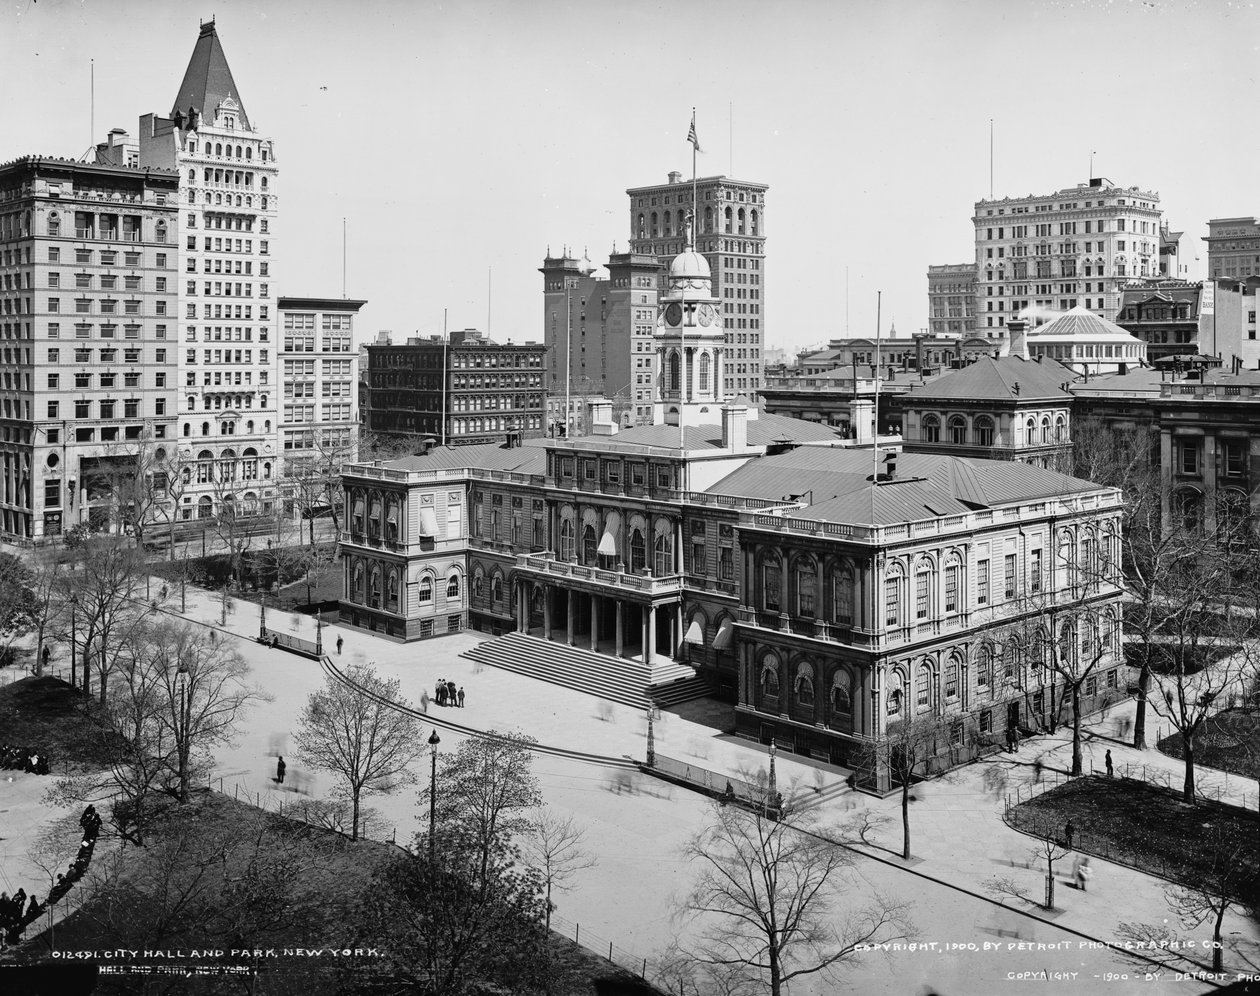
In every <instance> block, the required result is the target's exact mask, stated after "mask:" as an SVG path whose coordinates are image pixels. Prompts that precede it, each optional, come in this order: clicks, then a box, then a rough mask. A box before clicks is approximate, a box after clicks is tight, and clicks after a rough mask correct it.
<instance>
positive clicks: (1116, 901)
mask: <svg viewBox="0 0 1260 996" xmlns="http://www.w3.org/2000/svg"><path fill="white" fill-rule="evenodd" d="M229 606H230V611H229V614H228V617H227V624H226V626H223V625H222V624H221V622H220V619H221V608H220V601H219V598H218V596H216V595H213V594H209V593H206V592H203V591H200V590H197V591H194V590H193V589H192V588H190V589H189V592H188V612H187V614H186V615H187V617H188V618H189V619H191V620H194V621H197V622H201V623H204V624H207V625H211V626H213V627H215V628H216V629H224V630H226V631H227V632H230V633H233V634H236V635H239V636H242V637H244V638H246V639H251V640H252V639H253V638H254V637H255V636H256V635H257V633H258V622H259V613H258V608H257V606H255V605H252V604H250V603H243V602H237V601H236V600H234V599H230V600H229ZM178 607H179V595H178V591H177V590H176V591H174V592H173V593H172V594H171V595H170V596H169V597H168V600H167V605H166V607H165V608H166V610H167V611H172V610H178ZM267 625H268V627H269V628H274V629H277V630H279V631H281V632H290V633H292V634H294V635H297V636H301V637H303V638H304V639H310V640H313V639H314V637H315V623H314V620H313V619H311V618H309V617H306V616H301V615H297V614H293V613H287V612H280V611H278V610H275V609H269V610H268V611H267ZM339 635H340V636H341V637H342V639H343V641H344V643H343V651H342V654H341V655H340V656H338V655H337V651H336V641H337V637H338V636H339ZM484 638H485V637H483V636H482V635H481V634H478V633H472V632H465V633H461V634H458V635H455V636H449V637H443V638H441V639H438V640H432V641H426V642H423V643H418V644H417V643H412V644H399V643H395V642H393V641H389V640H386V639H384V638H381V637H377V636H375V635H373V634H370V633H365V632H361V631H359V630H354V629H349V628H344V627H341V626H338V625H335V624H332V625H329V624H325V626H324V627H323V641H324V647H325V648H326V653H328V655H329V656H330V657H331V658H332V659H333V661H334V662H335V663H337V664H338V665H339V666H342V667H345V666H346V665H348V664H370V665H372V666H374V667H375V668H376V669H377V670H378V671H379V672H380V673H381V674H383V675H387V676H390V677H396V678H398V679H399V681H400V683H401V686H402V691H403V694H404V696H406V697H407V699H408V700H409V702H410V704H412V705H413V706H416V707H419V706H420V701H421V693H422V692H426V691H427V693H428V695H429V696H430V699H432V697H433V695H434V688H433V686H434V683H435V682H436V681H437V680H438V679H439V678H442V679H445V680H448V681H454V682H455V683H456V685H459V686H463V687H464V689H465V690H466V693H467V699H466V707H465V708H464V709H458V708H452V707H446V708H443V707H439V706H437V705H436V703H434V702H432V701H431V702H430V704H429V707H428V709H429V713H430V714H431V715H433V716H435V718H439V719H441V720H443V721H447V722H450V723H455V724H459V725H460V726H463V727H465V728H468V729H472V730H488V729H496V730H501V731H504V730H516V731H520V732H523V733H528V734H529V735H531V736H533V737H535V738H536V739H537V740H538V741H539V742H540V743H542V744H545V745H549V746H554V747H559V748H567V749H573V750H578V751H584V752H589V753H593V754H599V755H605V756H610V757H622V756H629V757H632V758H635V759H642V758H643V757H644V756H645V752H646V751H645V748H646V719H645V716H644V714H643V713H642V712H641V711H639V710H635V709H631V708H629V707H625V706H620V705H617V704H614V703H608V702H603V701H601V700H599V699H596V698H593V697H591V696H588V695H585V694H582V693H580V692H575V691H572V690H570V689H566V688H562V687H559V686H555V685H550V684H545V683H542V682H538V681H534V680H532V679H529V678H525V677H522V676H519V675H516V674H512V673H510V672H505V671H499V670H497V669H495V668H493V667H485V666H482V665H479V664H474V663H473V662H471V661H468V660H464V659H462V658H460V657H459V654H460V653H461V652H462V651H463V650H465V649H466V648H467V647H469V646H471V645H473V644H474V643H475V642H477V641H479V640H481V639H484ZM256 652H257V653H262V654H271V655H274V654H278V653H281V652H279V651H272V650H270V649H269V648H263V647H257V646H256ZM249 656H250V657H251V658H253V657H255V651H251V652H250V654H249ZM282 656H284V657H287V656H289V655H283V654H282ZM263 659H267V660H273V659H275V658H267V657H264V658H263ZM276 663H277V668H276V671H277V677H279V675H280V674H281V673H283V674H285V675H287V676H288V677H286V678H284V679H283V685H282V687H269V690H270V691H272V692H273V693H274V694H275V695H277V696H278V697H280V698H281V699H282V700H283V701H281V702H278V703H275V704H273V706H272V707H270V708H269V710H268V711H269V713H274V714H275V715H276V717H277V718H276V719H273V720H272V722H277V723H278V722H281V721H282V720H280V719H279V717H280V716H281V715H283V714H284V713H287V714H288V715H289V716H291V717H295V716H296V713H297V711H298V710H299V709H300V707H301V704H302V702H303V701H304V697H305V693H306V691H307V689H313V688H314V687H318V685H319V684H320V683H322V673H317V671H316V669H315V666H314V665H313V664H312V663H311V662H306V661H301V662H299V661H298V659H296V658H294V659H293V662H292V664H290V663H289V662H284V663H283V664H281V662H280V661H278V660H277V662H276ZM1135 709H1136V703H1135V702H1133V701H1127V702H1125V703H1122V704H1119V705H1117V706H1114V707H1113V708H1112V709H1111V711H1110V713H1109V715H1108V717H1107V718H1106V719H1103V718H1101V717H1094V718H1093V719H1092V720H1091V721H1089V722H1087V723H1086V724H1084V729H1083V732H1084V742H1083V745H1082V747H1083V754H1084V763H1085V770H1086V771H1089V770H1090V766H1091V765H1093V766H1094V767H1095V768H1097V769H1099V770H1101V769H1102V767H1103V754H1104V751H1105V750H1106V749H1108V748H1110V749H1111V751H1112V757H1113V761H1114V764H1115V767H1116V768H1117V769H1118V770H1123V768H1124V766H1125V765H1126V764H1132V765H1135V766H1141V765H1146V766H1147V769H1148V774H1149V773H1150V772H1155V771H1162V772H1165V773H1166V774H1167V776H1168V777H1169V778H1171V779H1172V784H1173V785H1174V786H1175V785H1177V784H1179V781H1180V776H1181V771H1182V762H1181V761H1180V760H1178V759H1176V758H1171V757H1167V756H1165V755H1163V754H1160V753H1159V752H1158V751H1157V750H1155V749H1154V748H1153V747H1151V748H1148V749H1146V750H1143V751H1138V750H1136V749H1134V748H1132V747H1130V746H1128V745H1126V744H1122V743H1119V742H1118V741H1116V740H1115V739H1113V738H1112V735H1113V734H1114V732H1115V723H1116V721H1117V719H1120V718H1123V717H1125V716H1126V715H1127V716H1128V717H1130V718H1131V717H1132V715H1133V712H1134V711H1135ZM681 711H683V712H684V713H685V711H686V710H685V707H684V708H683V710H681ZM248 722H249V721H248V720H247V723H248ZM290 722H291V720H290ZM1157 722H1158V720H1157V718H1156V717H1154V716H1151V715H1149V710H1148V740H1149V741H1150V742H1151V743H1154V742H1155V739H1156V738H1155V736H1154V735H1153V734H1154V724H1155V723H1157ZM275 728H281V727H278V726H277V727H275ZM654 732H655V737H656V749H657V750H658V751H659V752H660V753H662V754H667V755H669V756H672V757H675V758H677V759H679V760H683V761H688V762H694V763H695V764H697V765H699V766H703V767H705V768H709V769H713V770H715V771H719V772H725V773H729V774H736V775H738V774H743V775H744V776H748V775H751V776H752V777H753V778H756V777H757V775H758V774H759V773H763V772H764V771H765V769H766V761H767V757H766V754H765V751H764V749H763V748H761V747H760V746H759V745H757V744H753V743H750V742H747V741H742V740H736V739H734V738H727V737H723V736H721V735H720V734H719V733H718V732H717V731H715V730H714V729H713V728H712V727H711V726H704V725H700V724H698V723H695V722H691V721H690V720H688V719H686V718H683V716H680V715H674V714H671V713H669V712H666V713H664V714H663V718H662V720H661V721H659V722H658V723H656V724H655V731H654ZM456 736H457V734H452V733H450V732H448V731H446V730H443V732H442V737H443V743H444V745H450V743H451V738H452V737H456ZM257 739H259V740H260V739H261V738H257ZM253 749H254V752H255V753H256V754H261V753H262V752H263V748H261V747H257V746H255V747H254V748H253ZM442 749H443V750H446V749H448V746H443V748H442ZM229 753H231V752H229ZM1038 759H1040V760H1041V762H1042V764H1043V765H1044V766H1045V768H1046V770H1047V771H1050V772H1055V771H1058V772H1063V773H1066V772H1067V771H1068V770H1070V765H1071V730H1070V728H1065V729H1061V730H1060V731H1059V732H1058V733H1056V734H1054V735H1046V736H1040V737H1035V738H1031V739H1029V740H1025V741H1023V742H1022V744H1021V746H1020V749H1019V751H1018V752H1017V753H1015V754H1006V753H1002V754H997V755H994V756H992V757H990V758H988V759H986V760H983V761H980V762H977V763H974V764H971V765H968V766H966V767H963V768H961V769H956V770H954V771H952V772H950V773H949V774H947V775H946V776H944V777H943V778H940V779H937V780H934V781H931V782H928V783H926V793H925V796H926V797H923V795H922V794H921V797H920V800H919V801H916V802H914V803H912V804H911V810H910V828H911V853H912V855H913V857H912V860H911V862H910V866H909V867H908V868H907V867H906V866H905V864H904V863H903V862H902V861H901V859H900V857H899V855H900V852H901V812H900V795H899V794H894V795H892V796H889V797H888V798H886V799H877V798H872V797H869V796H866V795H863V794H860V793H852V792H849V791H847V788H846V786H845V785H844V783H843V781H842V779H841V776H840V775H839V774H838V773H836V772H834V771H826V770H821V769H818V768H816V767H814V766H813V765H809V764H805V763H803V762H801V761H799V760H797V759H795V758H794V757H793V756H792V755H790V754H784V753H780V754H779V755H778V760H777V762H776V769H777V774H778V785H779V788H780V791H782V792H783V793H784V795H785V796H786V797H788V798H791V797H792V795H793V793H794V792H800V793H803V794H804V797H805V798H806V799H807V800H815V801H816V802H817V804H818V805H819V807H820V811H821V813H822V815H823V818H824V821H825V822H830V823H839V822H842V821H843V820H845V819H846V818H850V817H852V816H854V815H855V814H858V813H860V812H861V811H862V809H863V808H865V809H869V810H871V811H873V812H876V813H880V814H883V815H886V816H888V817H889V822H888V824H887V826H885V827H884V828H883V829H882V830H881V831H878V832H877V833H876V834H874V835H872V837H871V839H872V840H873V841H875V843H876V844H877V845H878V846H875V847H861V846H859V847H857V848H855V849H856V850H858V851H860V852H863V853H866V854H868V855H869V856H870V857H872V858H875V859H877V860H879V861H881V862H884V863H886V864H889V865H892V866H895V867H900V868H902V872H901V874H903V875H914V876H925V877H927V878H930V879H932V880H934V881H937V882H940V883H943V884H946V885H948V886H951V887H953V888H956V889H959V890H962V891H964V892H966V893H969V894H971V895H973V896H979V897H982V898H984V899H985V900H989V899H991V898H992V897H991V896H990V894H989V893H988V892H987V890H986V885H987V884H988V883H990V882H992V881H993V880H994V879H995V878H998V877H1013V878H1015V879H1016V880H1017V881H1018V882H1020V883H1021V884H1022V885H1026V886H1028V887H1029V893H1030V894H1031V895H1033V896H1039V895H1040V892H1041V887H1042V882H1043V881H1044V872H1043V871H1041V870H1039V869H1037V868H1035V867H1034V868H1023V867H1019V865H1021V864H1022V863H1023V862H1024V861H1025V859H1026V856H1027V854H1028V852H1029V851H1030V850H1031V849H1032V848H1033V846H1034V845H1035V843H1036V842H1035V840H1034V839H1033V838H1031V837H1028V836H1026V835H1024V834H1021V833H1019V832H1018V831H1015V830H1013V829H1011V828H1010V827H1008V826H1007V825H1006V824H1005V823H1004V822H1003V820H1002V814H1003V808H1004V794H1005V792H1015V791H1016V787H1017V786H1028V785H1031V784H1032V782H1033V780H1034V761H1036V760H1038ZM220 760H221V762H224V761H226V762H227V763H228V765H229V766H232V765H233V764H235V770H233V771H229V772H227V773H226V774H228V775H231V776H237V775H245V776H246V778H247V780H246V783H245V784H244V786H243V787H244V788H245V790H246V791H247V792H250V791H253V792H259V793H272V792H273V791H274V786H273V785H271V784H270V779H264V778H262V777H261V776H260V775H259V776H258V777H256V778H254V777H251V776H249V775H248V772H249V770H250V769H253V771H254V772H255V773H257V772H261V771H262V770H264V765H263V763H262V760H261V758H251V759H245V758H237V757H223V758H221V759H220ZM993 768H998V769H1001V770H1002V771H1003V772H1004V774H1005V778H1006V782H1005V790H1004V791H997V792H994V791H992V790H991V789H989V788H987V787H986V784H985V774H986V772H987V771H989V770H990V769H993ZM220 770H222V768H220ZM596 771H598V769H597V768H596V769H593V770H592V775H593V776H594V777H598V776H595V772H596ZM1197 778H1198V785H1199V786H1200V789H1201V791H1203V792H1204V793H1210V794H1211V795H1212V796H1213V797H1215V796H1216V795H1217V793H1218V792H1219V794H1220V796H1221V798H1222V799H1223V800H1224V801H1230V802H1234V803H1235V804H1241V803H1242V802H1243V801H1244V799H1245V800H1247V801H1248V804H1249V808H1253V807H1254V806H1255V805H1256V803H1255V800H1256V799H1257V784H1256V782H1255V780H1252V779H1246V778H1242V777H1239V776H1235V775H1229V776H1228V777H1226V776H1225V774H1224V773H1222V772H1218V771H1215V770H1212V769H1207V768H1200V769H1198V772H1197ZM318 782H319V780H318V779H316V784H315V785H314V786H313V787H312V791H313V792H315V794H317V795H318V794H322V790H321V788H320V786H319V784H318ZM230 790H231V786H230V785H229V791H230ZM266 797H267V796H266V794H264V795H263V798H266ZM370 804H371V805H374V806H377V807H378V808H379V809H380V810H381V812H382V815H383V816H384V817H385V819H386V821H387V822H389V821H390V820H394V821H396V822H397V823H398V826H399V831H398V832H399V839H400V840H402V839H404V838H405V837H407V836H409V835H410V828H411V827H412V826H414V820H415V816H414V797H412V800H402V799H401V798H400V797H399V796H387V797H378V798H377V799H375V800H373V801H372V802H371V803H370ZM273 805H274V802H273ZM404 825H406V826H407V827H408V830H407V832H406V833H404V829H403V827H404ZM636 832H637V833H639V834H640V835H651V834H652V833H653V831H652V830H651V829H650V828H649V827H647V826H644V827H638V828H636ZM387 836H388V831H387ZM1093 866H1094V869H1095V878H1094V883H1093V887H1092V888H1091V890H1090V891H1088V892H1078V891H1077V890H1075V889H1072V888H1070V887H1066V886H1061V887H1060V888H1059V889H1057V890H1056V904H1057V906H1058V907H1059V908H1058V909H1057V910H1056V911H1054V912H1053V913H1052V914H1050V915H1049V916H1045V915H1043V914H1042V913H1041V912H1040V911H1039V910H1037V909H1034V908H1032V907H1030V906H1027V905H1026V904H1019V903H1018V902H1017V901H1015V900H1007V905H1009V906H1010V908H1012V909H1017V910H1018V911H1019V912H1020V913H1021V914H1024V915H1028V916H1031V917H1033V918H1036V919H1042V920H1044V921H1046V922H1052V923H1053V924H1054V926H1055V927H1057V928H1061V929H1067V930H1070V931H1075V932H1079V933H1080V934H1081V935H1084V936H1085V937H1086V938H1089V939H1096V940H1101V941H1114V940H1115V939H1116V930H1117V927H1118V925H1119V923H1120V922H1121V921H1140V922H1152V923H1162V922H1163V921H1164V919H1165V918H1171V915H1170V914H1169V912H1168V909H1167V905H1166V903H1165V900H1164V888H1165V885H1166V883H1165V882H1164V881H1162V880H1160V879H1157V878H1154V877H1152V876H1149V875H1145V874H1143V873H1141V872H1138V871H1135V870H1133V869H1130V868H1127V867H1125V866H1122V865H1115V864H1111V863H1108V862H1106V861H1103V860H1101V859H1093ZM1061 867H1062V869H1063V875H1062V876H1061V877H1066V875H1067V874H1068V873H1069V870H1070V867H1071V859H1070V858H1069V859H1068V861H1067V862H1065V863H1064V864H1063V865H1062V866H1061ZM1205 929H1206V928H1201V929H1200V930H1199V931H1198V932H1193V933H1190V934H1189V935H1188V936H1192V937H1195V938H1196V939H1204V938H1207V937H1210V932H1208V933H1204V930H1205ZM1224 936H1225V937H1227V938H1232V939H1234V940H1236V941H1242V942H1243V943H1249V944H1252V945H1256V944H1257V943H1258V942H1260V932H1258V931H1257V927H1256V925H1255V924H1252V923H1250V922H1248V921H1246V920H1244V919H1243V918H1242V917H1239V916H1237V915H1236V914H1233V913H1231V914H1230V915H1229V916H1227V918H1226V922H1225V925H1224ZM1255 950H1256V949H1255V948H1253V954H1254V952H1255ZM1193 954H1194V955H1195V956H1196V958H1197V959H1198V960H1200V961H1202V960H1203V959H1204V957H1205V956H1206V955H1207V953H1206V952H1204V951H1203V950H1201V949H1196V950H1195V951H1194V952H1193ZM1230 966H1231V959H1230V956H1229V952H1228V951H1227V952H1226V967H1227V968H1228V967H1230Z"/></svg>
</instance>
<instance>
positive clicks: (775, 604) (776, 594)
mask: <svg viewBox="0 0 1260 996" xmlns="http://www.w3.org/2000/svg"><path fill="white" fill-rule="evenodd" d="M761 593H762V606H763V607H764V608H765V610H766V611H767V612H778V611H780V609H781V608H782V604H783V597H782V596H783V565H782V563H781V562H780V561H779V556H778V554H776V553H771V554H767V555H766V559H765V560H764V561H763V562H762V565H761Z"/></svg>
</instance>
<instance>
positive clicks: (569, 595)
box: [564, 588, 573, 647]
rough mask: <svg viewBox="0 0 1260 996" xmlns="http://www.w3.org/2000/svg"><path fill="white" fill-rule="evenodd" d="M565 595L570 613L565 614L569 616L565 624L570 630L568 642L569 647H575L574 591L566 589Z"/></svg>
mask: <svg viewBox="0 0 1260 996" xmlns="http://www.w3.org/2000/svg"><path fill="white" fill-rule="evenodd" d="M564 595H565V599H566V602H565V605H566V606H567V607H568V612H567V613H565V614H566V615H567V616H568V618H567V619H566V620H565V622H566V623H567V624H568V630H569V634H568V642H569V646H570V647H571V646H573V589H572V588H566V589H565V590H564Z"/></svg>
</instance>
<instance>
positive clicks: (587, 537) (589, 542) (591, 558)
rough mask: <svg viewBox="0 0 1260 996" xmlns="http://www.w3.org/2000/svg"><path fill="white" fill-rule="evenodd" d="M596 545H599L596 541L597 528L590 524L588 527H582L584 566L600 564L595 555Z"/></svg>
mask: <svg viewBox="0 0 1260 996" xmlns="http://www.w3.org/2000/svg"><path fill="white" fill-rule="evenodd" d="M596 543H597V540H596V539H595V527H594V526H592V525H591V524H590V523H589V522H588V523H587V524H586V525H584V526H583V527H582V563H584V564H598V563H599V561H598V560H597V559H596V555H595V546H596Z"/></svg>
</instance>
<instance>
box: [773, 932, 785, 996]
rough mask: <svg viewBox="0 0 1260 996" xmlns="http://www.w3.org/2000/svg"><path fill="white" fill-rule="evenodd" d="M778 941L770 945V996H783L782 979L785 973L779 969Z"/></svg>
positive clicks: (776, 939)
mask: <svg viewBox="0 0 1260 996" xmlns="http://www.w3.org/2000/svg"><path fill="white" fill-rule="evenodd" d="M777 941H778V938H777V937H776V938H775V939H774V941H772V942H771V944H770V996H782V993H783V979H782V978H781V976H782V974H783V972H782V970H781V969H780V968H779V949H778V947H777V946H776V944H777Z"/></svg>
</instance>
